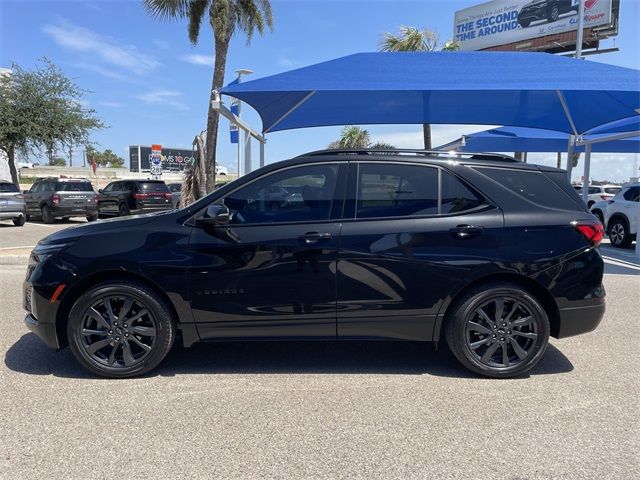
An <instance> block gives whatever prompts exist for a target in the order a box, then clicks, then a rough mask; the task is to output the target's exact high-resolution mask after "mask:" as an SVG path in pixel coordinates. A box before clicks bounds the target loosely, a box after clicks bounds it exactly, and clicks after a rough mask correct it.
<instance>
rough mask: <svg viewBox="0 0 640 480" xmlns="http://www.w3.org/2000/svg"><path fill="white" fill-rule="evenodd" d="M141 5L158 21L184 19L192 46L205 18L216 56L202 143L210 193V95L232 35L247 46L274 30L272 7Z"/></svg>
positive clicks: (250, 0)
mask: <svg viewBox="0 0 640 480" xmlns="http://www.w3.org/2000/svg"><path fill="white" fill-rule="evenodd" d="M142 3H143V5H144V7H145V9H146V11H147V13H148V14H149V15H151V16H152V17H154V18H157V19H159V20H177V19H183V18H185V19H187V21H188V34H189V40H190V41H191V43H192V44H193V45H195V44H196V43H197V42H198V36H199V35H200V25H201V24H202V21H203V19H204V18H205V16H208V20H209V25H210V26H211V28H212V30H213V39H214V54H215V60H214V67H213V80H212V83H211V98H210V99H209V110H208V114H207V138H206V142H205V155H206V162H205V168H206V178H207V191H208V192H210V191H212V190H213V188H214V186H215V157H216V141H217V137H218V120H219V115H218V112H216V111H215V110H213V109H212V108H211V101H212V100H213V91H214V90H218V89H220V88H221V87H222V86H223V83H224V71H225V67H226V63H227V53H228V51H229V42H230V41H231V37H232V36H233V34H234V33H235V32H236V31H237V30H239V31H241V32H242V33H244V34H245V35H246V36H247V44H249V43H250V41H251V37H252V36H253V33H254V31H256V30H257V31H258V33H259V34H260V35H262V34H264V31H265V28H266V27H268V28H269V29H270V30H273V15H272V13H271V4H270V3H269V0H142Z"/></svg>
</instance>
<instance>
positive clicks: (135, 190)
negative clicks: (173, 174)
mask: <svg viewBox="0 0 640 480" xmlns="http://www.w3.org/2000/svg"><path fill="white" fill-rule="evenodd" d="M98 208H99V210H100V214H101V215H102V214H111V215H119V216H125V215H129V214H131V213H149V212H157V211H159V210H168V209H171V208H173V204H172V196H171V192H170V191H169V188H168V187H167V185H166V184H165V183H164V182H163V181H162V180H118V181H116V182H111V183H110V184H108V185H107V186H106V187H104V188H103V189H101V190H98Z"/></svg>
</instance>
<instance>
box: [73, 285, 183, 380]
mask: <svg viewBox="0 0 640 480" xmlns="http://www.w3.org/2000/svg"><path fill="white" fill-rule="evenodd" d="M67 338H68V340H69V346H70V347H71V351H72V352H73V354H74V356H75V357H76V358H77V359H78V361H79V362H80V363H81V364H82V365H83V366H84V367H85V368H86V369H88V370H90V371H91V372H93V373H95V374H98V375H101V376H104V377H112V378H124V377H133V376H136V375H142V374H144V373H146V372H148V371H150V370H152V369H153V368H155V367H156V366H157V365H158V364H159V363H160V362H161V361H162V359H163V358H164V357H165V356H166V355H167V353H168V352H169V350H170V349H171V346H172V345H173V341H174V338H175V324H174V319H173V318H172V315H171V313H170V310H169V308H168V307H167V305H166V303H165V302H164V301H163V300H162V298H160V297H159V296H158V295H157V294H156V293H155V292H153V291H152V290H150V289H148V288H147V287H145V286H143V285H140V284H137V283H130V282H106V283H102V284H100V285H97V286H96V287H93V288H91V289H90V290H88V291H87V292H86V293H84V294H82V295H81V296H80V298H78V300H77V301H76V302H75V304H74V305H73V307H72V309H71V312H70V314H69V323H68V325H67Z"/></svg>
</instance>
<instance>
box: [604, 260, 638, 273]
mask: <svg viewBox="0 0 640 480" xmlns="http://www.w3.org/2000/svg"><path fill="white" fill-rule="evenodd" d="M604 263H607V264H609V265H615V266H616V267H624V268H628V269H630V270H638V271H639V272H640V266H639V265H629V264H627V263H622V262H617V261H615V260H611V259H609V258H605V259H604Z"/></svg>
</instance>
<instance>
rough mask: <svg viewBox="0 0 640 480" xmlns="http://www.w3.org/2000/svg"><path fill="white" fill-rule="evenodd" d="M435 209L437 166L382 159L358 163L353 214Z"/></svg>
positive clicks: (372, 215) (418, 212)
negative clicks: (380, 160)
mask: <svg viewBox="0 0 640 480" xmlns="http://www.w3.org/2000/svg"><path fill="white" fill-rule="evenodd" d="M437 213H438V169H437V168H434V167H423V166H419V165H399V164H397V165H394V164H382V163H380V164H361V165H360V168H359V174H358V197H357V202H356V218H375V217H404V216H410V215H436V214H437Z"/></svg>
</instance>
